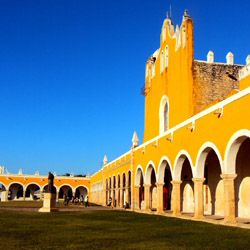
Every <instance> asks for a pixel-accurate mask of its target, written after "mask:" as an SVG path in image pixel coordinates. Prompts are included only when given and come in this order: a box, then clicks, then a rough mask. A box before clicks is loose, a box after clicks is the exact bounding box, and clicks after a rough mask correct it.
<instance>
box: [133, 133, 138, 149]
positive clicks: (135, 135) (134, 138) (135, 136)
mask: <svg viewBox="0 0 250 250" xmlns="http://www.w3.org/2000/svg"><path fill="white" fill-rule="evenodd" d="M138 145H139V138H138V135H137V133H136V131H135V132H134V134H133V138H132V147H133V148H136V147H138Z"/></svg>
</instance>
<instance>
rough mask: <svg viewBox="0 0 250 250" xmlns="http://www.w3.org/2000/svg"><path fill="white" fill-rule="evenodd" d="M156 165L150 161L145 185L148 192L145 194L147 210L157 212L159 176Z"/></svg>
mask: <svg viewBox="0 0 250 250" xmlns="http://www.w3.org/2000/svg"><path fill="white" fill-rule="evenodd" d="M156 173H157V172H156V168H155V166H154V163H153V162H152V161H150V162H149V163H148V165H147V168H146V174H145V184H146V188H148V191H147V192H145V201H146V202H145V206H146V209H151V210H156V208H157V185H156V184H157V174H156Z"/></svg>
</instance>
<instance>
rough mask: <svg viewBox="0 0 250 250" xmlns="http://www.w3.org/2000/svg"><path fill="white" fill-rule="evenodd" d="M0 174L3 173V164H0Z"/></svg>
mask: <svg viewBox="0 0 250 250" xmlns="http://www.w3.org/2000/svg"><path fill="white" fill-rule="evenodd" d="M0 174H5V169H4V167H3V166H0Z"/></svg>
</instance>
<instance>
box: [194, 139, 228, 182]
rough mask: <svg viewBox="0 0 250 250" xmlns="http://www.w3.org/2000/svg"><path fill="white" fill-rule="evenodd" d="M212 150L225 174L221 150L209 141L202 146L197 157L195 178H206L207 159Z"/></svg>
mask: <svg viewBox="0 0 250 250" xmlns="http://www.w3.org/2000/svg"><path fill="white" fill-rule="evenodd" d="M211 150H213V151H214V152H215V154H216V156H217V157H218V160H219V162H220V169H221V173H222V174H223V173H224V164H223V160H222V157H221V153H220V151H219V149H218V148H217V146H216V145H215V144H214V143H213V142H210V141H207V142H205V143H204V144H202V146H201V147H200V149H199V151H198V154H197V156H196V164H195V171H194V178H204V169H205V162H206V159H207V155H208V154H209V152H210V151H211Z"/></svg>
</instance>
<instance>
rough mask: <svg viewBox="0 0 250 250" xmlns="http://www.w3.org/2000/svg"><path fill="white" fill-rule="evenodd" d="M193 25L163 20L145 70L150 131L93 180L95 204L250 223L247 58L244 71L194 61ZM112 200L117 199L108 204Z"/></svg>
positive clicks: (230, 58)
mask: <svg viewBox="0 0 250 250" xmlns="http://www.w3.org/2000/svg"><path fill="white" fill-rule="evenodd" d="M193 37H194V35H193V21H192V19H191V18H190V17H189V15H188V13H187V12H186V11H185V13H184V16H183V21H182V24H181V26H180V27H178V26H176V27H174V25H173V23H172V21H171V20H170V19H168V18H167V19H165V20H164V22H163V26H162V30H161V39H160V48H159V49H157V50H156V51H155V52H154V53H153V55H152V56H150V57H149V59H148V61H147V63H146V80H145V88H144V90H143V93H144V95H145V124H144V125H145V126H144V128H145V131H144V138H143V142H142V144H141V145H139V143H138V141H139V140H138V137H137V135H136V133H135V134H134V136H133V139H132V147H131V149H130V150H129V151H128V152H127V153H125V154H123V155H122V156H120V157H118V158H117V159H115V160H113V161H112V162H108V159H107V157H106V156H105V157H104V162H103V163H104V164H103V168H102V169H100V171H98V172H97V173H95V174H94V175H93V176H92V177H91V180H90V197H91V201H92V202H95V203H97V204H102V205H107V204H108V203H109V202H110V201H111V200H112V205H113V206H116V207H124V205H125V206H127V207H130V208H131V209H132V210H135V211H136V210H140V211H146V212H148V211H151V210H153V211H154V210H155V211H157V212H158V213H164V212H165V211H169V212H168V213H171V212H172V214H173V215H176V216H177V215H178V216H179V215H180V214H181V213H190V214H191V215H192V214H193V216H194V218H203V217H204V216H205V215H216V216H221V217H223V218H224V221H225V222H231V223H233V222H235V221H236V218H237V217H242V218H250V196H249V195H248V190H249V189H250V154H249V153H250V130H249V128H250V109H249V108H248V107H249V104H250V96H249V92H250V87H249V85H250V56H248V57H247V65H236V64H234V55H233V54H232V53H228V54H227V56H226V62H225V63H217V62H214V53H213V52H212V51H210V52H209V53H208V55H207V61H198V60H195V59H194V44H193V40H194V39H193ZM110 198H112V199H110Z"/></svg>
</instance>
